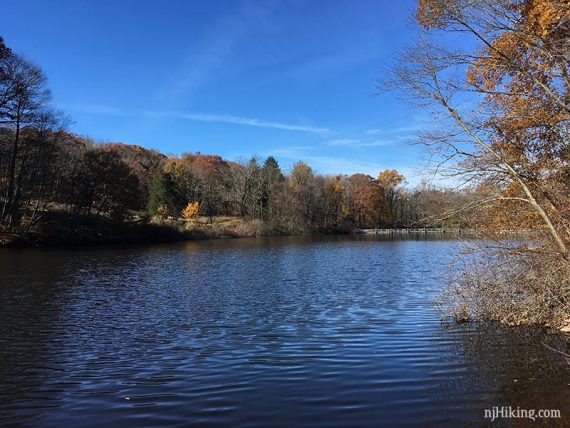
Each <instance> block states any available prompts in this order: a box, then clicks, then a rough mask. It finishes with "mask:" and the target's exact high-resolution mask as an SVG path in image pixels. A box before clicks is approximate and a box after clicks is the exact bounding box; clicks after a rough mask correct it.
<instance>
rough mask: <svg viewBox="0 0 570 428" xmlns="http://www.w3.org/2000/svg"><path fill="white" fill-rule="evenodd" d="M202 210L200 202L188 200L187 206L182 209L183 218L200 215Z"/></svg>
mask: <svg viewBox="0 0 570 428" xmlns="http://www.w3.org/2000/svg"><path fill="white" fill-rule="evenodd" d="M199 211H200V203H199V202H188V205H186V208H184V209H183V210H182V213H181V215H182V218H183V219H185V220H191V219H193V218H194V217H196V216H197V215H198V212H199Z"/></svg>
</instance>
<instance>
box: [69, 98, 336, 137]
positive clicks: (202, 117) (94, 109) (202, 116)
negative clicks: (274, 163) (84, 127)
mask: <svg viewBox="0 0 570 428" xmlns="http://www.w3.org/2000/svg"><path fill="white" fill-rule="evenodd" d="M60 107H62V108H66V109H69V110H72V111H79V112H82V113H89V114H97V115H104V116H123V117H132V118H144V119H149V118H151V119H153V118H154V119H181V120H191V121H195V122H215V123H229V124H234V125H245V126H255V127H259V128H272V129H283V130H286V131H300V132H309V133H315V134H326V133H327V132H329V131H330V130H329V129H328V128H324V127H320V126H313V125H302V124H295V123H287V122H277V121H271V120H265V119H259V118H252V117H244V116H237V115H232V114H207V113H187V112H180V111H156V110H138V111H128V110H121V109H118V108H115V107H108V106H104V105H96V104H81V105H78V104H60Z"/></svg>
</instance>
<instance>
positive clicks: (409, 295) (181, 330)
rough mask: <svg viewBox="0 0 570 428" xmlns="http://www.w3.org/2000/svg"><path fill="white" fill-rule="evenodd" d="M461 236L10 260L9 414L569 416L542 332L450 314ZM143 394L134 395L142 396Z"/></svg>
mask: <svg viewBox="0 0 570 428" xmlns="http://www.w3.org/2000/svg"><path fill="white" fill-rule="evenodd" d="M459 246H460V243H458V242H454V241H437V240H421V241H417V240H415V241H414V240H385V239H378V237H356V238H354V237H324V238H318V239H315V238H272V239H257V240H256V239H244V240H235V241H205V242H190V243H185V244H178V245H166V246H154V247H138V248H129V247H124V248H93V249H82V250H49V251H35V250H34V251H4V252H1V253H0V271H1V272H2V278H3V281H2V284H1V285H0V302H1V304H2V308H3V309H5V310H3V311H2V313H1V314H0V353H1V355H0V358H1V360H0V403H2V406H1V407H0V409H1V410H0V424H1V423H12V424H13V423H17V422H19V423H22V424H24V425H27V426H42V427H43V426H54V427H55V426H62V425H66V424H67V425H73V426H79V425H80V426H106V425H110V424H114V425H117V424H119V423H120V424H121V425H124V426H137V427H138V426H157V425H168V426H169V425H177V426H180V425H184V426H186V425H196V426H215V425H232V426H235V425H238V426H292V425H293V426H378V425H388V426H406V425H409V426H417V425H424V426H429V425H438V426H441V425H450V426H456V425H458V424H467V425H475V426H480V425H482V424H484V423H485V420H484V419H483V409H485V408H490V407H492V406H495V405H499V406H500V405H513V406H520V407H529V408H541V407H544V408H560V409H561V410H562V413H563V414H564V413H565V412H566V413H568V411H570V403H569V402H568V383H570V381H569V380H568V366H567V364H566V362H565V361H564V360H563V359H561V358H559V357H558V356H556V355H555V354H554V353H552V352H551V351H549V350H548V349H546V348H545V347H544V346H543V345H542V342H547V343H548V344H550V345H551V346H555V347H558V348H560V349H564V348H561V347H563V346H566V345H565V342H564V341H561V339H560V338H559V336H552V335H547V334H545V333H544V332H541V331H538V330H523V329H504V328H497V327H494V326H488V325H481V326H474V325H467V326H458V325H455V324H450V325H448V324H445V323H442V322H441V317H440V315H439V314H438V313H437V312H436V310H435V309H434V307H433V305H432V299H433V297H434V296H435V295H436V294H437V293H438V291H439V289H440V287H441V282H440V281H439V279H438V277H439V276H440V274H441V272H442V269H443V268H444V267H445V264H446V262H447V261H448V260H450V259H451V258H452V257H453V256H454V255H456V254H457V252H458V250H459ZM127 398H128V399H127Z"/></svg>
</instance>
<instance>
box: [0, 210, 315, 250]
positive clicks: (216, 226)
mask: <svg viewBox="0 0 570 428" xmlns="http://www.w3.org/2000/svg"><path fill="white" fill-rule="evenodd" d="M310 232H312V231H311V230H308V229H307V230H305V229H299V230H283V229H280V228H277V227H274V226H271V225H269V224H267V223H265V222H262V221H260V220H244V219H242V218H238V217H228V216H219V217H213V218H208V217H198V218H196V219H193V220H191V221H188V220H182V219H174V218H159V217H153V218H141V217H139V218H135V220H133V221H132V222H128V223H125V222H114V221H112V220H111V219H109V218H106V217H98V218H93V217H80V218H74V219H70V218H69V217H67V216H65V215H63V214H60V213H50V214H49V216H47V217H46V218H45V219H44V220H43V221H42V222H41V223H40V224H38V225H36V226H34V227H28V228H16V229H11V230H7V229H0V247H48V246H60V245H95V244H114V243H116V244H123V243H141V244H144V243H161V242H175V241H183V240H201V239H231V238H245V237H259V236H280V235H292V234H305V233H310Z"/></svg>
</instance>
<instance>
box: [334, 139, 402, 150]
mask: <svg viewBox="0 0 570 428" xmlns="http://www.w3.org/2000/svg"><path fill="white" fill-rule="evenodd" d="M399 142H400V141H399V139H392V140H372V141H367V140H360V139H356V138H339V139H335V140H329V141H327V142H326V144H327V145H328V146H334V147H348V148H351V147H352V148H362V147H379V146H388V145H391V144H397V143H399Z"/></svg>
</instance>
